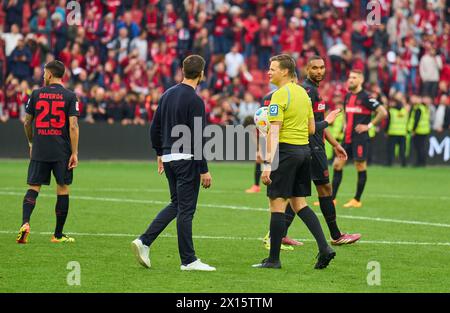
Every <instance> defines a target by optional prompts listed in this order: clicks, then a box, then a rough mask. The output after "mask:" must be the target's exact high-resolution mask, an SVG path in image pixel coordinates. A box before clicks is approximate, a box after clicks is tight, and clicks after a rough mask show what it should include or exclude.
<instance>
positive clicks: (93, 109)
mask: <svg viewBox="0 0 450 313" xmlns="http://www.w3.org/2000/svg"><path fill="white" fill-rule="evenodd" d="M377 2H378V3H379V4H381V11H380V13H381V16H378V17H380V23H375V25H370V24H371V23H368V22H367V21H368V19H370V18H371V17H370V14H369V13H370V10H366V6H367V3H368V0H320V1H312V0H267V1H257V0H247V1H244V0H234V1H233V0H199V1H194V0H185V1H183V0H172V1H169V0H166V1H156V0H124V1H117V0H93V1H79V4H80V5H81V19H80V23H78V25H77V23H76V18H74V16H75V17H76V14H75V15H74V14H73V13H74V12H72V11H71V10H69V9H67V8H66V6H67V3H66V1H65V0H47V1H45V0H36V1H29V0H3V1H0V3H1V6H0V84H1V86H2V88H0V121H1V122H6V121H7V120H8V119H23V118H24V112H25V110H24V104H25V103H26V101H27V98H28V96H29V95H30V93H31V90H33V89H35V88H38V87H39V86H41V85H42V74H43V65H44V64H45V63H46V62H49V61H50V60H53V59H55V58H56V59H58V60H61V61H62V62H63V63H64V64H65V65H66V67H67V68H68V70H67V71H66V77H65V78H64V81H65V82H66V84H67V86H68V87H69V88H72V89H73V90H74V91H75V92H76V93H77V95H78V97H79V100H80V109H81V118H82V119H83V120H85V121H86V122H89V123H97V122H108V123H121V124H123V125H127V124H140V125H144V124H145V123H148V122H150V121H151V120H152V117H153V114H154V112H155V110H156V108H157V105H158V100H159V97H160V95H161V94H162V93H163V92H164V90H166V89H167V88H169V87H170V86H173V85H174V84H176V83H177V82H178V81H180V80H181V78H182V77H181V71H180V64H181V61H182V60H183V58H184V57H186V56H187V55H188V54H190V53H196V54H200V55H202V56H203V57H204V58H205V60H206V62H207V73H205V74H206V79H205V81H203V82H202V84H201V86H200V90H199V93H200V95H201V97H202V98H203V99H204V102H205V105H206V112H207V114H208V120H209V122H210V123H215V124H223V125H226V124H239V123H243V122H244V120H245V119H246V118H247V117H249V116H253V113H254V112H255V111H256V109H257V108H258V107H259V106H260V100H261V98H262V96H264V94H265V93H266V92H268V91H269V85H268V80H267V77H266V76H267V75H266V71H267V67H268V63H269V58H270V57H271V56H272V55H274V54H278V53H289V54H291V55H292V56H294V57H295V59H296V60H297V66H298V70H299V75H300V77H302V74H303V71H302V67H303V65H304V64H305V62H306V60H307V59H308V58H309V57H311V56H313V55H316V54H318V55H321V56H324V57H326V60H327V62H326V63H327V72H328V74H327V79H326V81H325V82H324V83H323V84H322V86H321V94H322V97H323V98H324V100H325V101H326V103H327V104H329V106H330V108H334V107H335V106H336V105H341V104H342V101H343V95H344V94H345V92H346V88H345V80H346V77H347V74H348V72H349V70H350V69H352V68H357V69H361V70H363V71H364V73H365V77H366V88H368V89H369V90H370V91H371V92H372V93H373V94H375V95H376V96H377V98H379V99H380V100H381V101H382V103H383V104H384V105H386V106H392V105H399V104H400V105H404V106H406V107H409V106H410V104H411V101H410V99H411V95H413V94H418V95H421V96H423V98H422V99H423V102H425V103H426V105H428V106H429V109H430V112H431V114H430V119H431V121H430V122H431V123H432V128H433V129H435V130H438V131H441V130H443V129H449V127H450V100H449V96H448V90H449V83H450V62H449V60H450V55H449V51H450V42H449V35H450V22H449V12H448V10H449V6H448V5H446V3H445V0H379V1H377ZM368 14H369V17H368ZM372 18H373V15H372ZM74 23H75V24H74Z"/></svg>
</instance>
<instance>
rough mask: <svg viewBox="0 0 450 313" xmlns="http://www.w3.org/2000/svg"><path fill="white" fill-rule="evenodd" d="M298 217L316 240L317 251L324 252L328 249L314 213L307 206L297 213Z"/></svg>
mask: <svg viewBox="0 0 450 313" xmlns="http://www.w3.org/2000/svg"><path fill="white" fill-rule="evenodd" d="M297 215H298V217H300V218H301V219H302V221H303V223H305V225H306V226H307V227H308V229H309V231H310V232H311V234H313V236H314V238H315V239H316V242H317V246H318V247H319V251H320V252H323V251H326V249H327V247H328V243H327V240H326V239H325V235H324V233H323V230H322V227H321V226H320V222H319V219H318V218H317V215H316V213H314V211H313V210H311V208H310V207H309V206H305V207H304V208H303V209H301V210H300V211H299V212H298V213H297Z"/></svg>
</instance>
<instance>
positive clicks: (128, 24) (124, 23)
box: [117, 11, 139, 40]
mask: <svg viewBox="0 0 450 313" xmlns="http://www.w3.org/2000/svg"><path fill="white" fill-rule="evenodd" d="M122 28H125V29H126V30H127V35H128V38H130V40H132V39H134V38H135V37H137V36H138V35H139V26H138V25H137V24H136V23H135V22H133V20H132V19H131V12H129V11H127V12H125V13H124V14H123V17H122V19H121V20H120V21H119V23H118V24H117V30H118V31H119V32H120V30H121V29H122Z"/></svg>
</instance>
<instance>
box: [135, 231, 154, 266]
mask: <svg viewBox="0 0 450 313" xmlns="http://www.w3.org/2000/svg"><path fill="white" fill-rule="evenodd" d="M131 248H132V249H133V253H134V255H135V256H136V260H137V261H138V262H139V264H141V265H142V266H144V267H147V268H150V266H151V264H150V258H149V257H148V255H149V250H150V248H149V247H148V246H146V245H144V244H143V243H142V241H141V239H139V238H137V239H135V240H133V241H132V242H131Z"/></svg>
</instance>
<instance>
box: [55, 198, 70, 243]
mask: <svg viewBox="0 0 450 313" xmlns="http://www.w3.org/2000/svg"><path fill="white" fill-rule="evenodd" d="M68 212H69V195H58V198H57V200H56V206H55V213H56V227H55V234H54V235H55V237H56V238H61V237H62V231H63V228H64V224H65V223H66V218H67V213H68Z"/></svg>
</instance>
